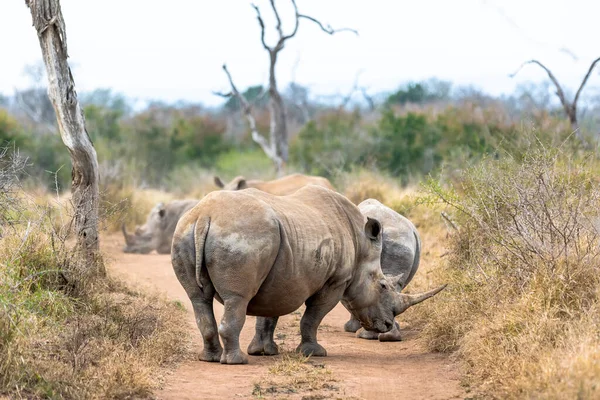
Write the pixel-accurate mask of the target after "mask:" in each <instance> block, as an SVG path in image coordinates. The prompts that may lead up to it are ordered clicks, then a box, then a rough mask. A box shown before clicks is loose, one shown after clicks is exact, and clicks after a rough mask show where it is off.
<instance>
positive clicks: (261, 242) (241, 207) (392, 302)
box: [171, 185, 442, 364]
mask: <svg viewBox="0 0 600 400" xmlns="http://www.w3.org/2000/svg"><path fill="white" fill-rule="evenodd" d="M381 240H382V239H381V225H380V223H379V222H378V221H377V220H374V219H367V218H366V217H364V216H363V215H362V214H361V212H360V211H359V209H358V208H357V207H356V206H355V205H354V204H352V203H351V202H350V201H349V200H348V199H346V198H345V197H344V196H342V195H340V194H338V193H335V192H333V191H331V190H327V189H324V188H322V187H318V186H314V185H309V186H306V187H304V188H301V189H299V190H298V191H297V192H295V193H294V194H292V195H289V196H274V195H271V194H268V193H264V192H262V191H259V190H256V189H248V190H242V191H217V192H212V193H210V194H208V195H207V196H206V197H204V199H202V200H201V201H200V202H199V203H198V205H196V206H195V207H194V208H192V209H191V210H190V211H188V212H187V213H186V214H185V215H184V216H183V217H182V218H181V219H180V221H179V223H178V224H177V229H176V230H175V235H174V237H173V247H172V253H171V260H172V264H173V269H174V271H175V275H176V276H177V278H178V279H179V282H180V283H181V285H182V286H183V288H184V289H185V291H186V293H187V295H188V297H189V298H190V300H191V303H192V306H193V309H194V313H195V316H196V322H197V325H198V328H199V329H200V332H201V334H202V337H203V341H204V349H203V352H202V354H201V356H200V359H201V360H204V361H220V362H221V363H225V364H242V363H247V362H248V357H247V355H246V354H244V353H243V352H242V351H241V349H240V344H239V335H240V331H241V329H242V327H243V325H244V322H245V320H246V315H255V316H261V317H267V318H266V319H265V318H263V319H261V321H263V322H264V321H270V322H274V323H276V318H277V317H279V316H281V315H285V314H289V313H290V312H292V311H294V310H296V309H297V308H298V307H299V306H300V305H302V303H305V304H306V311H305V312H304V315H303V317H302V319H301V321H300V330H301V334H302V339H301V342H300V345H299V346H298V348H297V351H300V352H302V353H303V354H305V355H311V354H312V355H314V356H325V355H326V354H327V352H326V350H325V349H324V348H323V347H322V346H321V345H320V344H319V343H318V342H317V328H318V326H319V324H320V323H321V320H322V319H323V317H324V316H325V315H326V314H327V313H328V312H329V311H331V310H332V309H333V307H335V305H336V304H337V303H338V302H339V301H340V299H344V301H345V303H346V306H347V307H348V309H349V310H350V312H351V313H352V315H353V316H354V317H355V318H356V319H358V320H359V321H360V323H361V325H362V326H363V327H364V328H366V329H368V330H374V331H377V332H387V331H389V330H390V329H392V327H393V321H394V316H395V315H397V314H399V313H401V312H402V311H404V310H405V309H406V308H408V307H410V306H411V305H412V304H415V303H416V302H419V301H422V300H424V299H425V298H427V297H430V296H432V295H434V294H435V293H437V292H438V291H439V290H441V289H442V288H439V289H437V290H436V291H432V292H430V293H425V294H424V295H420V296H417V295H412V296H409V295H404V294H400V293H398V292H397V291H396V290H395V289H394V287H393V286H392V285H391V284H390V281H389V280H388V279H387V278H385V276H384V275H383V273H382V271H381V266H380V256H381ZM214 298H216V299H217V301H219V302H221V303H222V304H223V305H224V314H223V318H222V320H221V323H220V325H219V327H218V328H217V323H216V321H215V316H214V312H213V299H214ZM260 329H262V328H261V327H260V326H259V324H258V321H257V332H258V331H259V330H260ZM219 336H220V337H221V339H222V341H223V347H221V343H220V342H219ZM255 339H257V338H256V337H255ZM258 339H260V338H258ZM271 340H272V338H271ZM267 344H270V343H267V342H260V341H258V342H257V341H256V340H253V342H252V343H251V344H250V347H249V348H248V351H249V352H250V353H252V354H261V353H266V351H260V350H266V348H265V346H266V345H267ZM273 344H274V343H273Z"/></svg>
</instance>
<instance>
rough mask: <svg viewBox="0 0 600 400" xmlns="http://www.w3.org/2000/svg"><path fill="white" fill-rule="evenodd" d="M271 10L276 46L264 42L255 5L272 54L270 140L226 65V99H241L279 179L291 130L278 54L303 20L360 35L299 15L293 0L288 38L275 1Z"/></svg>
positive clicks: (325, 28)
mask: <svg viewBox="0 0 600 400" xmlns="http://www.w3.org/2000/svg"><path fill="white" fill-rule="evenodd" d="M270 4H271V8H272V9H273V13H274V14H275V19H276V21H277V25H276V29H277V33H278V35H279V39H278V41H277V43H276V44H275V46H269V45H267V43H266V41H265V23H264V21H263V18H262V15H261V13H260V9H259V8H258V6H256V5H254V4H253V5H252V7H253V8H254V10H255V11H256V19H257V20H258V24H259V25H260V40H261V42H262V45H263V47H264V49H265V50H266V51H267V52H268V53H269V86H268V95H269V108H270V111H271V128H270V134H269V140H268V141H267V139H265V137H264V136H263V135H261V134H260V133H259V132H258V130H257V129H256V122H255V120H254V117H253V116H252V111H251V107H250V103H248V101H247V100H246V99H244V98H243V96H242V94H241V93H240V92H239V91H238V90H237V88H236V87H235V85H234V83H233V79H232V77H231V74H230V73H229V71H228V70H227V66H226V65H223V70H224V71H225V73H226V74H227V78H228V79H229V83H230V85H231V89H232V91H231V93H229V94H226V95H224V96H229V97H236V98H238V100H239V102H240V104H242V110H243V112H244V115H245V116H246V118H247V119H248V122H249V124H250V129H251V131H252V139H253V140H254V141H255V142H256V143H257V144H258V145H260V147H261V148H262V149H263V151H264V152H265V154H266V155H267V156H268V157H269V158H270V159H271V160H272V161H273V162H274V163H275V168H276V169H277V173H278V174H279V175H281V174H283V168H284V165H285V163H287V161H288V148H289V146H288V127H287V118H286V109H285V105H284V102H283V98H282V96H281V94H280V93H279V89H278V87H277V78H276V76H275V66H276V64H277V57H278V55H279V52H280V51H281V50H283V48H284V46H285V42H286V41H287V40H289V39H291V38H293V37H294V36H295V35H296V33H297V32H298V27H299V25H300V20H301V19H307V20H309V21H312V22H314V23H316V24H317V25H318V26H319V27H320V28H321V30H323V32H325V33H328V34H330V35H333V34H334V33H336V32H340V31H350V32H354V33H355V34H358V33H357V32H356V31H355V30H353V29H348V28H342V29H337V30H336V29H333V28H332V27H331V26H329V25H327V26H324V25H323V24H322V23H321V22H319V20H317V19H315V18H313V17H311V16H308V15H304V14H300V13H299V12H298V6H297V5H296V1H295V0H292V5H293V6H294V29H293V30H292V32H291V33H290V34H288V35H286V34H284V33H283V27H282V24H281V17H280V15H279V12H278V11H277V7H276V6H275V0H270Z"/></svg>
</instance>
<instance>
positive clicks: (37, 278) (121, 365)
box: [0, 200, 188, 399]
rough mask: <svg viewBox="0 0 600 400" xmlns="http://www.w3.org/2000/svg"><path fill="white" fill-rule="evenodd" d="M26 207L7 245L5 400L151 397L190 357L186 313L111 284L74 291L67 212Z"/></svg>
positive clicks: (103, 281)
mask: <svg viewBox="0 0 600 400" xmlns="http://www.w3.org/2000/svg"><path fill="white" fill-rule="evenodd" d="M22 201H23V200H22ZM37 202H38V203H41V201H39V200H38V201H37ZM23 205H24V208H26V209H27V213H26V215H27V218H28V219H29V221H30V223H29V224H28V225H27V224H25V225H19V226H17V227H15V229H14V230H11V232H10V234H8V235H5V236H3V237H2V238H1V239H0V395H2V394H5V395H9V396H11V397H16V398H21V397H24V398H67V399H94V398H97V399H105V398H131V397H147V396H150V394H151V392H152V390H153V389H154V388H156V386H157V384H158V383H157V382H159V381H160V379H159V378H160V368H161V367H163V366H165V365H168V364H170V363H173V362H175V361H177V360H179V359H181V358H182V357H183V356H184V355H185V354H186V353H187V351H188V344H187V341H186V340H187V339H186V338H187V335H186V332H185V327H186V326H187V325H186V322H185V313H184V311H183V310H181V307H180V306H178V305H177V304H175V303H172V302H168V301H166V300H165V299H162V298H158V297H156V296H154V297H152V296H147V295H144V294H141V293H137V292H134V291H131V290H129V289H127V288H126V287H125V286H124V285H123V284H121V283H119V282H116V281H114V280H111V279H108V278H96V279H94V280H93V281H92V282H85V283H84V284H81V282H78V283H77V284H76V285H75V284H74V283H73V282H75V280H74V279H75V277H74V275H73V265H77V264H78V263H79V261H78V260H77V259H76V256H74V255H73V253H71V252H70V250H69V248H68V246H67V244H66V235H65V234H63V232H64V231H65V229H59V230H56V229H55V225H56V224H57V223H58V222H57V221H60V220H62V219H63V217H58V216H56V215H54V214H52V213H48V209H53V210H55V212H58V210H59V209H60V207H59V206H57V205H56V204H53V205H50V206H45V207H40V206H39V205H37V204H35V202H31V203H28V204H27V203H23ZM64 219H67V217H66V216H65V217H64Z"/></svg>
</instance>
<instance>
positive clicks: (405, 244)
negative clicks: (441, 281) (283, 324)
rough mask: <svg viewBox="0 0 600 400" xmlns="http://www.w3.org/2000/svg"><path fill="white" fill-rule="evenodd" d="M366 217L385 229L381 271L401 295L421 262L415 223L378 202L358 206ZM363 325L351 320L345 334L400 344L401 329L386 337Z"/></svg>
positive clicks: (419, 241)
mask: <svg viewBox="0 0 600 400" xmlns="http://www.w3.org/2000/svg"><path fill="white" fill-rule="evenodd" d="M358 208H359V209H360V211H361V212H362V213H363V215H365V216H367V217H370V218H375V219H377V220H378V221H380V222H381V224H382V226H383V250H382V252H381V269H382V271H383V273H384V275H386V276H387V277H390V279H392V280H394V282H396V290H397V291H398V292H400V291H402V290H403V289H404V288H405V287H406V286H407V285H408V284H409V282H410V281H411V280H412V278H413V277H414V276H415V273H416V272H417V269H418V268H419V262H420V258H421V239H420V237H419V233H418V232H417V228H416V227H415V226H414V224H413V223H412V222H410V221H409V220H408V219H406V218H405V217H404V216H402V215H400V214H398V213H397V212H396V211H394V210H392V209H391V208H389V207H386V206H385V205H383V204H381V203H380V202H379V201H377V200H375V199H367V200H365V201H363V202H362V203H360V204H359V205H358ZM359 329H360V323H359V322H358V321H357V320H356V319H355V318H352V317H351V318H350V320H349V321H348V322H346V324H345V325H344V330H345V331H346V332H357V331H358V332H357V333H356V336H357V337H359V338H362V339H371V340H373V339H379V340H380V341H382V342H395V341H400V340H401V336H400V330H399V329H400V326H399V325H398V323H397V322H395V323H394V328H393V329H392V330H391V331H390V332H387V333H382V334H377V333H376V332H369V331H365V330H364V329H360V330H359Z"/></svg>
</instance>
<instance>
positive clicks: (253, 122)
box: [215, 64, 283, 167]
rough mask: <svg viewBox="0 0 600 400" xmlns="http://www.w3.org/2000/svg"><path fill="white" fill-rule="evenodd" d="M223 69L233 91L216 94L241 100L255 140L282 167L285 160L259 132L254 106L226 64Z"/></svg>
mask: <svg viewBox="0 0 600 400" xmlns="http://www.w3.org/2000/svg"><path fill="white" fill-rule="evenodd" d="M223 71H225V74H226V75H227V79H228V80H229V84H230V85H231V92H230V93H215V94H217V95H219V96H222V97H236V98H237V99H238V101H239V102H240V105H241V106H242V107H241V108H242V112H243V114H244V116H245V117H246V120H247V121H248V124H249V125H250V132H251V133H252V140H254V141H255V142H256V143H257V144H258V145H259V146H260V147H261V148H262V150H263V151H264V152H265V154H266V155H267V157H269V158H270V159H271V160H272V161H273V162H274V163H275V164H277V166H278V167H280V166H281V165H283V160H282V159H281V158H280V157H278V156H277V153H276V151H275V148H274V147H273V146H271V145H270V144H269V142H268V141H267V139H265V137H264V136H263V135H261V134H260V133H259V132H258V129H257V128H256V120H255V119H254V116H253V115H252V107H251V106H250V103H248V100H246V98H245V97H244V95H243V94H241V93H240V91H239V90H238V89H237V87H236V86H235V84H234V83H233V78H232V77H231V74H230V73H229V70H228V69H227V65H226V64H223Z"/></svg>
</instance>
